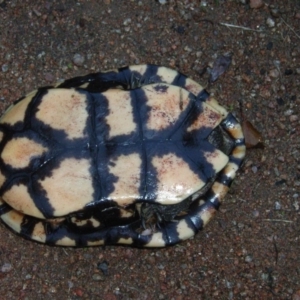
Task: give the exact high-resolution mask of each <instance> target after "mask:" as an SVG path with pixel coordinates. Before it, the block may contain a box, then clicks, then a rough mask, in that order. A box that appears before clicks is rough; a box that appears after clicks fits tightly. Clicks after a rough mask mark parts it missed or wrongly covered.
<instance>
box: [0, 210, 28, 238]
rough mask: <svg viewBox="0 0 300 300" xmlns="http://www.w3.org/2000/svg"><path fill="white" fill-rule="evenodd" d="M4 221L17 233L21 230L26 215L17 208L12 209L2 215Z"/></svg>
mask: <svg viewBox="0 0 300 300" xmlns="http://www.w3.org/2000/svg"><path fill="white" fill-rule="evenodd" d="M1 219H2V221H3V222H4V223H5V224H6V225H7V226H9V227H10V228H11V229H12V230H14V231H15V232H17V233H20V232H21V224H22V222H23V219H24V215H23V214H22V213H20V212H18V211H16V210H10V211H9V212H7V213H6V214H3V215H1Z"/></svg>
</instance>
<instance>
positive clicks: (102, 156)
mask: <svg viewBox="0 0 300 300" xmlns="http://www.w3.org/2000/svg"><path fill="white" fill-rule="evenodd" d="M93 97H94V110H95V116H94V126H95V127H94V128H95V129H94V135H95V144H96V147H97V152H96V155H97V158H96V159H95V164H96V167H97V177H98V181H99V183H100V184H99V187H98V188H99V189H100V191H99V192H98V193H97V194H98V195H99V196H100V198H98V199H96V202H97V203H98V202H100V201H106V200H107V197H108V195H110V194H111V193H112V192H113V190H114V185H113V184H114V183H115V182H116V181H117V178H116V176H114V175H113V174H110V173H109V170H108V167H109V166H108V160H109V151H110V149H109V147H108V145H107V141H108V139H109V138H108V137H109V130H110V127H109V124H107V122H106V120H105V117H106V116H108V115H109V113H110V111H109V109H108V100H107V99H106V97H105V96H103V95H102V94H93Z"/></svg>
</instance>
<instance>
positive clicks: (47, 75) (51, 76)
mask: <svg viewBox="0 0 300 300" xmlns="http://www.w3.org/2000/svg"><path fill="white" fill-rule="evenodd" d="M44 77H45V80H46V81H48V82H53V81H54V76H53V74H51V73H45V74H44Z"/></svg>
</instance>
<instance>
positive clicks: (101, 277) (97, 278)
mask: <svg viewBox="0 0 300 300" xmlns="http://www.w3.org/2000/svg"><path fill="white" fill-rule="evenodd" d="M92 279H93V280H95V281H104V280H105V278H104V277H103V275H100V274H93V276H92Z"/></svg>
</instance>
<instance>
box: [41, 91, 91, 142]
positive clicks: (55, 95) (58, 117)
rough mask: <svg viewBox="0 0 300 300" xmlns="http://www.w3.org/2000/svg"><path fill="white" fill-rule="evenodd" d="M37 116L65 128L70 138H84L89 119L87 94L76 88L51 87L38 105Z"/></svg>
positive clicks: (54, 127) (62, 128)
mask: <svg viewBox="0 0 300 300" xmlns="http://www.w3.org/2000/svg"><path fill="white" fill-rule="evenodd" d="M36 118H37V119H39V120H40V121H42V122H43V123H45V124H47V125H49V126H51V127H52V128H53V129H57V130H63V131H64V132H65V133H66V135H67V137H68V138H69V139H75V138H83V137H85V136H86V132H85V129H86V123H87V119H88V112H87V99H86V95H85V94H81V93H79V92H77V91H75V90H74V89H62V88H58V89H50V90H48V93H46V94H45V95H44V96H43V99H42V102H41V104H40V105H39V106H38V112H37V113H36Z"/></svg>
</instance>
